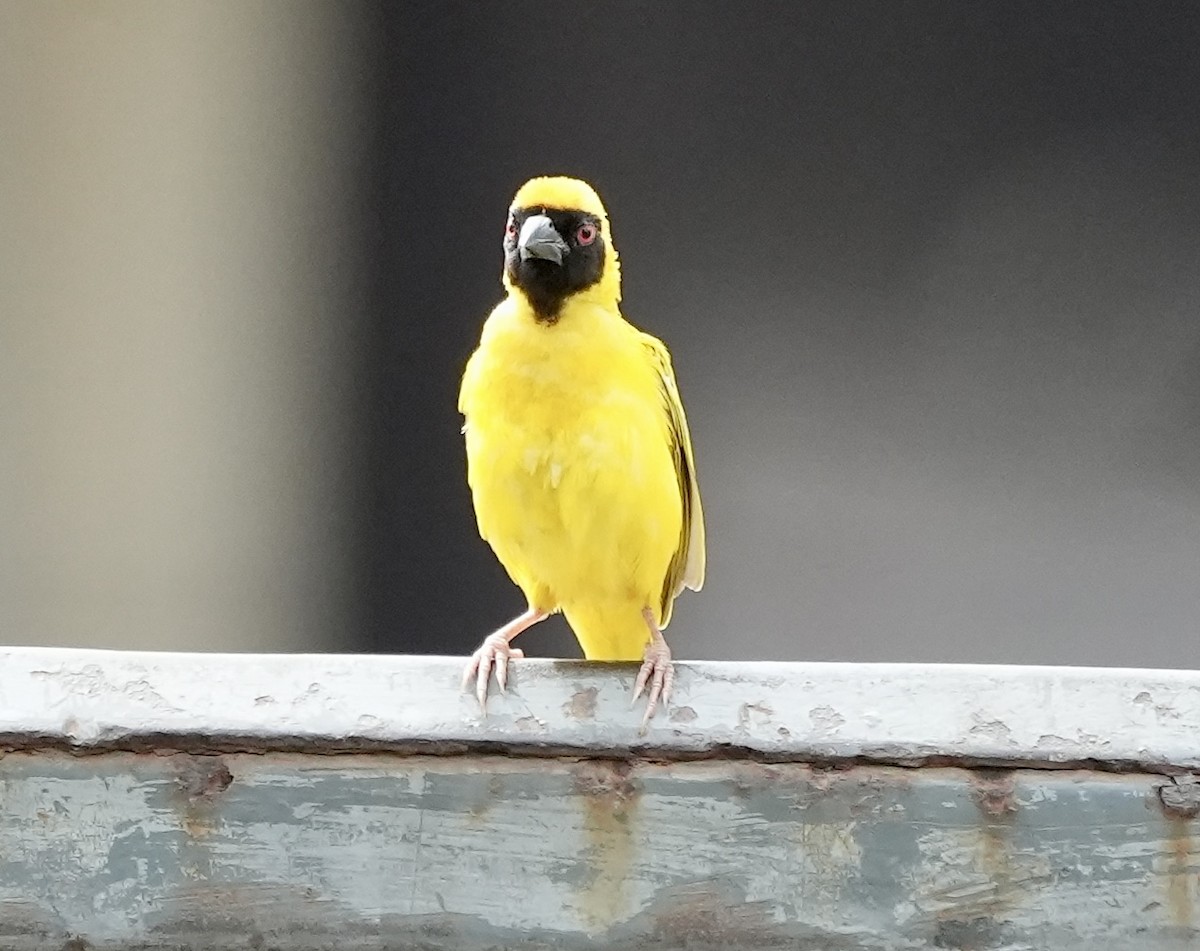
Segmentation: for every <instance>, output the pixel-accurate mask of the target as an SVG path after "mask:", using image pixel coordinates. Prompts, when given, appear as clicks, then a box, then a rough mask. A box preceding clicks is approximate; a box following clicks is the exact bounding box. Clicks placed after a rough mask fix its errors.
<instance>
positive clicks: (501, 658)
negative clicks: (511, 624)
mask: <svg viewBox="0 0 1200 951" xmlns="http://www.w3.org/2000/svg"><path fill="white" fill-rule="evenodd" d="M524 656H525V652H524V651H523V650H521V648H519V647H512V646H510V645H509V643H508V638H507V637H505V636H504V635H503V634H501V633H499V632H497V633H495V634H489V635H488V636H487V637H485V638H484V639H483V643H482V644H480V645H479V648H478V649H477V650H476V651H475V653H474V654H472V655H471V659H470V660H469V661H467V667H466V669H465V670H464V671H463V678H462V689H463V691H464V692H465V691H466V689H467V687H469V686H470V684H471V680H472V679H474V680H475V699H476V700H478V701H479V709H480V711H481V712H482V713H487V693H488V681H489V680H490V679H491V676H492V668H493V667H495V669H496V684H497V686H499V687H500V692H501V693H504V691H505V689H506V688H507V687H508V662H509V660H511V659H512V658H518V657H524Z"/></svg>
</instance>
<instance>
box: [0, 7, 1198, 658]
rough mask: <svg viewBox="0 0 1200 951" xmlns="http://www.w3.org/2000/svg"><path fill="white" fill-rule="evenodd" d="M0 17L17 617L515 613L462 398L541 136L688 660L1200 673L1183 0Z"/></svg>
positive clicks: (9, 529) (550, 631)
mask: <svg viewBox="0 0 1200 951" xmlns="http://www.w3.org/2000/svg"><path fill="white" fill-rule="evenodd" d="M0 17H2V22H0V90H2V91H0V135H2V136H3V138H2V140H0V163H3V164H2V165H0V221H2V227H0V269H2V270H0V305H2V307H3V310H2V312H0V318H2V322H0V401H2V402H0V487H2V488H3V490H4V491H3V493H2V494H0V533H3V542H4V543H3V544H2V545H0V639H3V640H6V641H35V642H49V643H105V644H114V645H116V644H124V645H141V646H164V647H165V646H189V647H198V648H199V647H209V648H224V647H246V648H261V647H273V648H289V649H294V648H305V647H321V648H357V649H364V648H367V649H377V650H405V651H435V652H441V653H453V652H461V651H465V650H468V649H470V648H471V647H473V646H474V645H475V644H476V643H478V641H479V639H480V638H481V637H482V636H483V635H484V634H485V633H486V632H487V631H488V630H490V629H492V628H493V627H495V626H496V625H498V624H499V623H501V622H502V621H503V620H505V619H506V618H507V617H509V616H511V615H512V614H514V613H515V612H516V611H518V610H520V608H521V607H522V605H521V601H520V596H519V594H518V592H517V591H516V589H515V588H514V587H513V585H512V584H511V583H510V582H509V580H508V579H507V578H506V576H505V574H504V572H503V570H502V569H501V568H500V567H499V566H498V565H497V564H496V562H495V559H494V557H493V556H492V554H491V552H490V551H489V550H488V548H487V546H486V545H485V544H484V543H483V542H481V541H480V540H479V538H478V537H477V534H476V531H475V525H474V517H473V514H472V511H471V502H470V497H469V493H468V491H467V488H466V484H465V478H464V460H463V449H462V437H461V435H460V433H459V427H460V425H461V419H460V418H459V416H458V414H457V412H456V411H455V400H456V395H457V388H458V381H459V376H460V374H461V371H462V367H463V363H464V362H465V360H466V358H467V355H468V354H469V353H470V351H471V348H472V347H473V346H474V345H475V343H476V341H477V339H478V333H479V327H480V324H481V323H482V320H483V318H484V316H485V315H486V314H487V312H488V310H489V309H490V308H491V307H492V306H493V304H494V303H495V302H496V301H497V299H498V298H499V296H500V293H501V289H500V282H499V273H500V266H501V255H500V236H501V230H502V227H503V222H504V213H505V209H506V207H507V205H508V202H509V200H510V198H511V196H512V194H513V192H514V190H515V189H516V188H517V186H518V185H519V184H520V183H521V182H522V181H523V180H524V179H526V178H528V177H529V176H531V175H534V174H540V173H545V172H559V171H565V172H569V173H574V174H578V175H582V176H584V177H586V178H588V179H590V180H591V181H593V182H594V183H595V184H596V185H597V187H598V188H599V189H600V191H601V193H602V195H603V196H604V197H605V199H606V201H607V203H608V206H609V210H610V212H611V214H612V217H613V224H614V234H615V237H616V243H617V245H618V246H619V248H620V250H621V253H622V262H623V274H624V277H625V285H624V286H625V302H624V307H625V311H626V313H627V315H628V316H629V317H630V318H631V319H632V320H634V321H635V322H636V323H638V324H639V325H640V326H642V327H644V328H646V329H648V330H650V331H651V332H653V333H656V334H658V335H660V336H662V337H663V338H664V339H665V340H666V341H667V342H668V343H669V345H670V347H671V349H672V352H673V354H674V358H675V364H676V368H677V371H678V373H679V377H680V385H681V388H682V391H683V397H684V401H685V403H686V404H687V407H688V414H689V419H690V422H691V425H692V429H693V435H694V437H695V443H696V450H697V456H698V461H699V471H700V482H701V486H702V489H703V492H704V498H705V510H706V514H707V517H708V528H709V533H708V538H709V545H710V552H709V567H710V570H709V581H708V584H707V586H706V587H705V590H704V591H703V592H702V593H700V594H692V593H687V594H685V596H684V597H683V598H682V599H681V601H680V603H679V607H678V610H677V612H676V615H675V621H674V622H673V624H672V626H671V630H670V632H669V639H670V640H671V642H672V644H673V646H674V648H675V651H676V654H677V656H680V657H694V658H749V659H767V658H778V659H814V660H816V659H843V660H914V661H923V662H928V661H991V662H1013V663H1075V664H1087V663H1095V664H1116V665H1143V666H1191V667H1200V637H1198V636H1197V629H1198V619H1200V319H1198V314H1200V267H1198V264H1200V230H1198V229H1197V227H1196V222H1197V221H1198V220H1200V162H1198V160H1197V155H1200V57H1197V56H1196V53H1195V51H1196V49H1197V48H1200V8H1198V7H1196V5H1195V4H1191V3H1186V2H1159V0H1142V2H1136V3H1135V2H1123V0H1118V2H1113V3H1106V4H1103V5H1087V4H1047V3H1045V2H1044V0H1011V2H1003V3H1001V2H994V3H986V2H985V3H972V4H964V3H950V2H944V0H912V2H907V3H903V4H899V3H895V2H892V0H856V2H852V3H843V4H829V3H821V2H794V3H786V4H743V3H734V2H728V3H726V2H702V0H692V2H667V0H660V2H656V3H653V4H647V3H638V2H597V3H588V4H571V5H566V6H552V5H548V4H546V3H544V2H534V0H506V2H505V3H503V4H490V3H467V2H462V3H454V2H443V3H388V4H368V3H353V4H350V3H347V4H338V3H304V2H278V3H234V2H230V3H195V4H184V3H172V4H163V3H137V2H130V3H78V4H59V3H49V4H44V3H25V4H15V3H9V4H6V5H3V6H0ZM522 645H523V646H524V647H525V648H526V649H527V650H528V651H529V652H530V653H533V654H537V653H549V654H557V655H568V656H574V655H576V654H577V648H576V646H575V644H574V642H573V640H572V639H571V637H570V634H569V632H567V631H566V630H565V628H564V626H563V625H562V623H561V621H560V620H554V621H551V622H547V624H545V625H542V626H540V627H539V628H537V629H535V630H533V631H530V632H529V633H528V634H525V635H522Z"/></svg>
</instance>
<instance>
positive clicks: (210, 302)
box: [0, 2, 362, 650]
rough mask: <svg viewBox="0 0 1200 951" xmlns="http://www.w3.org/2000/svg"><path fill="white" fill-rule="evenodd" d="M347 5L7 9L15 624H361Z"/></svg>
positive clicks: (1, 31)
mask: <svg viewBox="0 0 1200 951" xmlns="http://www.w3.org/2000/svg"><path fill="white" fill-rule="evenodd" d="M339 16H340V13H339V10H338V8H336V7H334V6H333V5H319V4H311V5H310V4H305V3H298V4H297V3H287V4H284V3H278V4H269V5H265V4H248V3H241V2H237V3H225V4H199V3H159V2H123V3H100V4H90V3H4V4H3V5H0V130H2V132H0V136H2V141H0V221H2V226H0V533H2V539H0V643H32V644H61V645H98V646H114V647H142V648H160V647H161V648H191V649H225V650H229V649H233V650H239V649H256V650H276V649H279V650H296V649H321V648H337V647H342V646H347V645H348V643H349V641H348V637H349V635H350V633H351V632H350V630H349V625H350V623H351V622H350V615H349V607H348V606H349V571H348V565H347V542H348V537H347V534H348V528H347V525H348V519H347V517H346V516H347V512H348V504H349V501H348V497H349V495H350V493H349V491H348V486H347V482H346V475H347V473H346V472H345V471H344V469H343V468H342V466H343V465H344V463H343V462H342V460H344V459H345V458H346V455H347V450H348V448H349V446H350V440H351V439H352V436H351V433H350V430H349V427H350V425H351V424H352V422H353V419H354V418H355V411H354V407H353V406H351V405H349V403H348V401H349V400H350V399H351V398H352V397H351V396H350V394H352V392H353V387H352V386H350V385H348V384H349V383H350V379H349V374H350V371H351V367H350V362H349V361H350V354H351V348H350V338H351V337H352V336H353V333H354V324H355V321H356V319H357V315H356V313H354V312H352V311H351V309H350V308H349V307H348V306H347V301H348V299H349V295H348V293H347V291H348V290H349V289H350V282H351V281H352V280H353V277H352V276H351V275H352V272H353V267H354V266H355V262H354V259H353V257H352V255H351V254H350V253H348V252H347V251H346V250H345V244H346V237H345V236H346V226H345V216H346V213H347V209H348V205H349V204H350V202H351V200H352V194H351V190H352V189H351V185H350V182H349V178H348V176H347V175H346V173H347V171H348V169H349V167H350V165H351V164H352V163H353V162H355V161H357V155H356V152H357V150H358V148H359V144H358V143H357V142H356V141H355V140H354V139H353V138H352V137H351V135H350V130H352V129H353V128H354V127H355V125H356V116H355V112H354V110H355V109H356V108H358V99H357V98H356V91H357V90H356V88H355V84H356V83H358V82H361V80H360V79H358V78H355V76H357V75H360V74H361V73H362V70H361V68H360V67H359V66H358V64H356V63H353V62H352V61H351V60H350V59H349V56H350V55H351V54H350V52H349V51H352V50H353V43H352V42H351V39H352V36H351V32H350V27H348V26H347V25H346V24H345V23H342V22H340V21H339V19H338V18H339Z"/></svg>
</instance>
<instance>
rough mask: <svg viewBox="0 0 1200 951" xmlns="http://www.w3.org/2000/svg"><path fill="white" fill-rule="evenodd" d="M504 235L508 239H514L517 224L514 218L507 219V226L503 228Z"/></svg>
mask: <svg viewBox="0 0 1200 951" xmlns="http://www.w3.org/2000/svg"><path fill="white" fill-rule="evenodd" d="M504 233H505V234H506V235H508V236H509V237H510V238H515V237H516V236H517V222H516V219H515V218H509V219H508V224H507V225H505V227H504Z"/></svg>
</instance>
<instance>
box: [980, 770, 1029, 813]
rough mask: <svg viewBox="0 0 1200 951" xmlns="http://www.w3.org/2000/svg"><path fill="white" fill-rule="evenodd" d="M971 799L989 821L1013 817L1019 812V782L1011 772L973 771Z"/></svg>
mask: <svg viewBox="0 0 1200 951" xmlns="http://www.w3.org/2000/svg"><path fill="white" fill-rule="evenodd" d="M970 783H971V798H972V799H973V800H974V802H975V805H976V806H978V807H979V811H980V812H982V813H983V814H984V815H985V816H987V817H988V818H989V819H1004V818H1008V817H1011V816H1012V815H1014V814H1015V813H1016V811H1017V798H1016V791H1017V782H1016V778H1015V777H1014V775H1013V773H1012V771H1011V770H1001V769H996V770H983V769H976V770H972V771H971V778H970Z"/></svg>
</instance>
